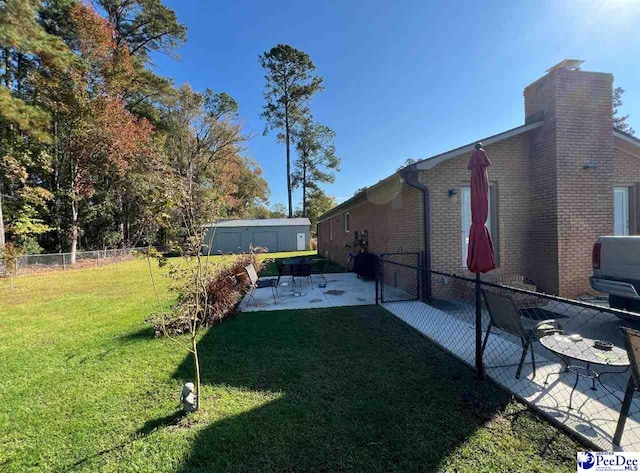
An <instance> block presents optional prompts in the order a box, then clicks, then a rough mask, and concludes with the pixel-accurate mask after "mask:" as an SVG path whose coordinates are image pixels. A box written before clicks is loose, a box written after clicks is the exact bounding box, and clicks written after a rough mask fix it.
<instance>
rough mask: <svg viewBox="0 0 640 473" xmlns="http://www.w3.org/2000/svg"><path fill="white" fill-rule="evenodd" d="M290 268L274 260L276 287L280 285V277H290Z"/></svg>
mask: <svg viewBox="0 0 640 473" xmlns="http://www.w3.org/2000/svg"><path fill="white" fill-rule="evenodd" d="M290 268H291V267H290V266H287V265H286V264H284V262H282V261H281V260H276V270H277V271H278V279H276V286H279V285H280V278H281V277H282V276H291V269H290Z"/></svg>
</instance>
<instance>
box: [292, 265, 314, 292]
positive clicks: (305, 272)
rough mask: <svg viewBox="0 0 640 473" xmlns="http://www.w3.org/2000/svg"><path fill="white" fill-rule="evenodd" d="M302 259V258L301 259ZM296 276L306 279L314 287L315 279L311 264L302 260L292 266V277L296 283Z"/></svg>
mask: <svg viewBox="0 0 640 473" xmlns="http://www.w3.org/2000/svg"><path fill="white" fill-rule="evenodd" d="M300 261H302V260H300ZM296 278H304V279H306V280H307V281H308V282H309V284H311V287H313V279H311V264H310V263H304V262H300V263H298V264H294V265H292V266H291V279H293V282H294V285H295V280H296Z"/></svg>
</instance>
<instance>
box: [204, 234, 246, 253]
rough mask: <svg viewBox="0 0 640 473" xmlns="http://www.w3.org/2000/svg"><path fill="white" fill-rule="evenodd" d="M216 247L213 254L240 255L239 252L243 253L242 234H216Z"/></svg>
mask: <svg viewBox="0 0 640 473" xmlns="http://www.w3.org/2000/svg"><path fill="white" fill-rule="evenodd" d="M215 242H216V245H215V246H216V247H217V248H213V251H211V254H215V253H218V252H222V253H238V252H239V251H243V249H242V244H241V239H240V232H229V233H225V232H220V231H218V233H216V237H215Z"/></svg>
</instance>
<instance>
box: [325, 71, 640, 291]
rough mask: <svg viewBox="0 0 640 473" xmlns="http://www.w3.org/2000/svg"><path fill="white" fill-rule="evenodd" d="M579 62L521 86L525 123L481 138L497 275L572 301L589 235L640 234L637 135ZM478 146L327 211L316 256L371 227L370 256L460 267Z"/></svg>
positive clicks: (343, 247) (586, 272) (342, 257)
mask: <svg viewBox="0 0 640 473" xmlns="http://www.w3.org/2000/svg"><path fill="white" fill-rule="evenodd" d="M580 63H581V61H563V62H561V63H560V64H558V65H556V66H554V67H552V68H551V69H549V71H548V73H547V74H546V75H545V76H543V77H542V78H540V79H538V80H537V81H535V82H534V83H533V84H531V85H529V86H527V87H526V88H525V90H524V108H525V114H524V116H525V119H524V124H523V125H521V126H518V127H516V128H513V129H511V130H508V131H505V132H503V133H499V134H497V135H494V136H490V137H488V138H484V139H481V140H480V141H481V142H482V143H483V145H484V148H485V150H486V151H487V154H488V155H489V158H490V159H491V161H492V166H491V167H490V168H489V180H490V186H491V193H490V217H489V222H488V227H489V229H490V232H491V234H492V237H493V240H494V244H495V247H496V248H495V250H496V257H497V260H498V269H497V270H496V272H495V274H494V275H493V277H494V278H499V280H501V281H507V282H509V281H522V280H525V281H528V282H529V283H530V284H533V285H535V286H536V287H537V288H538V289H540V290H542V291H544V292H548V293H552V294H559V295H562V296H568V297H575V296H578V295H580V294H582V293H585V292H589V291H591V289H590V287H589V280H588V278H589V276H590V274H591V250H592V246H593V242H594V240H595V239H596V237H598V236H600V235H611V234H640V211H639V209H640V140H638V139H637V138H635V137H633V136H630V135H627V134H625V133H622V132H620V131H618V130H614V128H613V117H612V86H613V76H612V75H611V74H608V73H599V72H588V71H583V70H579V69H578V68H577V66H579V64H580ZM474 144H475V143H471V144H468V145H465V146H461V147H459V148H456V149H454V150H451V151H447V152H445V153H442V154H439V155H436V156H432V157H430V158H427V159H424V160H422V161H418V162H417V163H415V164H412V165H411V166H408V167H406V168H404V169H402V170H400V171H398V172H397V173H396V174H393V175H391V176H389V177H387V178H386V179H383V180H382V181H380V182H378V183H377V184H375V185H373V186H371V187H370V188H368V190H367V191H365V192H361V193H359V194H358V195H356V196H354V197H353V198H351V199H349V200H347V201H346V202H343V203H342V204H340V205H338V206H337V207H335V208H333V209H332V210H330V211H329V212H327V213H326V214H324V215H323V216H322V217H321V218H320V219H319V223H318V251H319V253H320V254H322V255H325V256H327V257H328V258H330V259H332V260H334V261H336V262H338V263H341V264H343V265H344V264H345V263H346V261H347V257H348V253H349V252H351V251H353V248H355V246H354V235H355V234H356V232H358V233H359V235H362V232H363V231H364V230H366V234H367V236H368V247H369V251H370V252H373V253H383V252H398V251H423V252H424V255H425V256H424V259H425V261H424V264H425V265H426V266H427V267H430V268H432V269H435V270H441V271H447V272H453V273H457V274H461V273H464V272H465V271H466V267H465V258H466V245H467V237H468V235H467V232H468V229H469V226H470V222H471V220H470V218H471V217H470V203H469V196H470V193H469V179H470V176H469V171H468V170H467V163H468V160H469V157H470V154H471V151H472V150H473V147H474ZM425 208H426V209H427V212H426V218H425V211H424V210H425Z"/></svg>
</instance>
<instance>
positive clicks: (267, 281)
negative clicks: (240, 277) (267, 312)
mask: <svg viewBox="0 0 640 473" xmlns="http://www.w3.org/2000/svg"><path fill="white" fill-rule="evenodd" d="M244 269H245V271H246V272H247V276H249V287H250V289H249V300H248V301H247V305H249V301H251V299H253V298H254V297H253V295H254V293H255V292H256V289H262V288H264V287H270V288H271V293H272V294H273V303H274V304H276V305H277V304H278V301H277V300H276V294H277V293H278V280H277V279H274V278H259V277H258V273H256V268H254V267H253V264H250V265H249V266H245V268H244ZM256 306H257V304H256Z"/></svg>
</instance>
